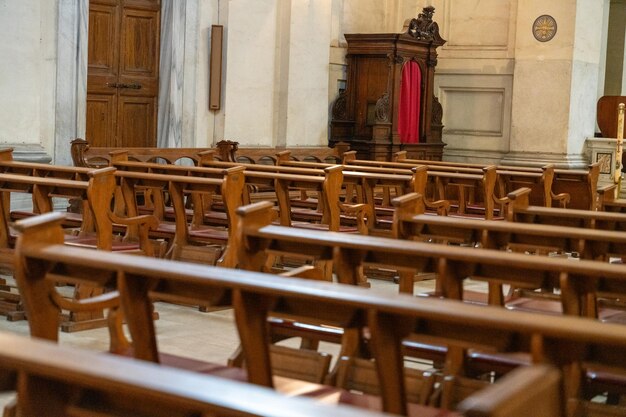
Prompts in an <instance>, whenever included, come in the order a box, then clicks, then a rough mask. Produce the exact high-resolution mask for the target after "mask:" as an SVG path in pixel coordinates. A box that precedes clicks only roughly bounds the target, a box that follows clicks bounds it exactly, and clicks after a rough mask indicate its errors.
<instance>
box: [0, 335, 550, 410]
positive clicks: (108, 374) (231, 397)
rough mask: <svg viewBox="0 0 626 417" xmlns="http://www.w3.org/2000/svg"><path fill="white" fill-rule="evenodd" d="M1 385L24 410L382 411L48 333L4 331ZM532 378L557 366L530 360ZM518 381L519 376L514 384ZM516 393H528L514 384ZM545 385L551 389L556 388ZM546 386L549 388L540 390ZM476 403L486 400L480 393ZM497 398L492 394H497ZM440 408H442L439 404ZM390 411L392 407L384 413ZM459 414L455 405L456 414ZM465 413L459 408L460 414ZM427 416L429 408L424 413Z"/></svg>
mask: <svg viewBox="0 0 626 417" xmlns="http://www.w3.org/2000/svg"><path fill="white" fill-rule="evenodd" d="M0 362H1V363H2V365H0V379H1V380H2V386H1V387H2V389H3V390H13V389H15V390H16V391H17V402H16V403H15V404H13V405H12V410H11V411H8V410H6V409H5V414H4V415H5V416H7V415H10V413H11V412H13V413H15V412H16V413H18V414H19V415H20V416H23V417H41V416H47V417H66V416H68V415H90V416H95V415H98V416H100V417H119V416H121V415H125V416H130V415H132V416H140V415H141V416H151V417H183V416H185V417H187V416H192V415H193V416H213V415H237V416H245V417H253V416H261V415H262V416H267V417H291V416H294V415H298V416H302V417H318V416H336V417H360V416H364V417H383V414H382V413H378V412H375V411H368V410H363V409H356V408H353V407H347V406H342V405H334V406H332V405H326V404H323V403H321V404H320V403H319V402H317V403H316V402H314V401H312V400H309V399H305V398H287V397H286V396H284V395H281V394H280V393H276V392H272V391H271V390H268V389H266V388H262V387H256V386H253V385H250V384H245V383H241V382H238V381H229V380H225V379H224V378H218V377H212V376H208V375H197V374H195V373H192V372H186V371H182V370H179V369H172V368H165V367H159V366H154V365H153V364H150V363H146V362H142V361H136V360H132V359H129V358H123V357H115V356H111V355H105V354H97V353H94V352H89V351H85V350H81V349H76V348H70V347H66V346H58V345H56V344H52V343H49V342H46V341H41V340H29V339H27V338H25V337H21V336H17V335H13V334H9V333H2V334H0ZM529 371H530V372H532V374H530V372H528V375H527V378H524V379H523V381H525V382H527V383H533V381H534V382H537V383H538V382H540V378H541V379H543V378H545V376H546V373H547V374H548V375H551V374H552V372H553V371H551V370H546V369H544V368H529ZM511 385H513V384H511ZM511 388H512V389H513V392H511V395H512V398H517V397H518V396H519V395H522V396H523V395H524V392H518V389H519V387H517V386H511ZM550 389H551V388H550V387H546V390H545V391H544V392H545V393H546V394H547V393H550ZM542 391H543V390H542ZM474 401H475V402H474V404H473V405H471V406H472V407H474V408H476V409H480V408H482V405H481V406H479V405H478V404H479V402H480V403H481V404H482V401H483V399H482V398H476V399H475V400H474ZM491 401H493V400H491ZM434 411H437V410H434ZM385 415H388V414H385ZM454 415H455V414H453V413H449V416H450V417H453V416H454ZM457 415H458V416H460V414H457ZM426 416H428V414H426Z"/></svg>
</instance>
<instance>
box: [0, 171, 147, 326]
mask: <svg viewBox="0 0 626 417" xmlns="http://www.w3.org/2000/svg"><path fill="white" fill-rule="evenodd" d="M40 165H41V166H36V165H34V164H20V163H15V165H11V164H9V163H4V166H5V168H7V169H8V168H9V167H12V168H13V169H14V170H16V171H17V172H19V170H20V169H26V170H27V172H25V173H28V174H29V175H17V174H5V173H2V174H0V192H1V193H2V194H3V196H4V198H3V200H4V201H10V198H9V195H13V198H15V196H16V195H17V194H25V195H30V196H32V200H33V201H34V204H33V208H34V210H32V211H28V212H24V211H23V212H21V215H24V216H33V215H34V214H33V211H34V212H36V213H48V212H52V211H53V198H60V199H66V200H67V199H76V200H78V201H80V202H81V206H82V207H83V214H82V216H80V218H79V219H77V218H76V217H75V216H73V218H74V220H73V222H72V223H73V224H72V225H76V224H77V225H78V228H77V229H74V230H68V231H67V233H66V234H65V236H64V242H65V244H67V245H72V246H80V247H84V248H90V249H100V250H108V251H119V252H125V253H134V254H137V253H146V254H149V255H151V254H152V246H151V243H150V242H149V241H148V239H147V235H148V232H147V230H148V229H149V228H152V227H156V223H157V221H156V219H155V218H153V217H152V216H136V217H132V218H117V217H116V216H115V215H114V214H113V213H111V211H110V204H111V198H112V196H113V191H114V189H115V177H114V174H115V169H113V168H103V169H99V170H90V171H89V172H86V173H85V172H71V170H72V168H70V167H62V168H61V169H59V170H58V171H57V170H55V167H53V166H49V165H46V164H40ZM34 166H35V167H34ZM40 175H41V176H40ZM66 177H69V178H66ZM113 221H115V222H116V223H118V224H120V225H124V226H134V227H136V228H137V230H138V233H137V235H136V236H135V239H122V238H121V237H120V236H115V235H114V234H113V227H112V225H113ZM0 225H1V226H0V242H1V245H2V248H3V252H4V253H5V254H7V255H8V256H9V257H10V256H11V254H12V252H13V250H12V248H13V245H14V240H15V232H14V230H13V229H12V227H11V213H10V212H9V211H8V207H5V210H2V212H1V213H0ZM9 260H10V258H9ZM13 262H14V256H13ZM102 291H103V289H102V288H101V287H89V286H77V287H76V288H75V291H74V296H73V297H74V298H75V299H81V298H85V297H88V296H93V295H96V294H101V293H102ZM6 297H7V299H8V300H9V301H10V303H9V305H8V306H7V304H5V305H4V307H5V309H6V310H5V312H6V314H7V316H8V317H9V318H10V319H11V320H20V319H24V311H23V309H22V307H21V304H20V297H19V296H16V294H14V293H7V294H6ZM105 324H106V321H105V319H104V317H103V313H102V310H100V311H98V310H97V309H93V310H90V311H80V312H76V313H70V314H69V317H64V318H63V320H62V329H63V330H64V331H68V332H72V331H79V330H85V329H91V328H95V327H102V326H104V325H105Z"/></svg>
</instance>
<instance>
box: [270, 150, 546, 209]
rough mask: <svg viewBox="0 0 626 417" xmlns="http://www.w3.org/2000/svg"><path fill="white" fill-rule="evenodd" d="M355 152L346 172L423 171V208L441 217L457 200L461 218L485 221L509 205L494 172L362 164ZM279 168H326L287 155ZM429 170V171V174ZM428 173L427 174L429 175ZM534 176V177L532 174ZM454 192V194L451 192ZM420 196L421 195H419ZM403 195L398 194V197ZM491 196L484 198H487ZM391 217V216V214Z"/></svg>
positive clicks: (387, 195)
mask: <svg viewBox="0 0 626 417" xmlns="http://www.w3.org/2000/svg"><path fill="white" fill-rule="evenodd" d="M355 155H356V152H354V151H349V152H346V153H344V160H343V163H344V166H345V170H346V172H347V171H355V172H363V173H370V174H396V175H407V174H409V173H410V172H413V171H415V170H418V171H424V173H423V174H421V175H425V178H424V179H423V180H422V181H424V192H420V193H421V194H422V195H426V196H427V198H426V199H425V200H424V204H425V205H426V207H427V208H428V209H429V210H431V211H436V212H437V213H439V214H448V212H449V207H450V201H451V200H454V204H455V207H456V212H457V213H458V214H459V215H470V211H472V210H473V211H477V212H478V213H480V214H481V215H482V216H483V217H485V218H493V216H494V213H495V204H500V205H503V204H505V203H506V202H505V201H504V200H502V201H501V200H499V199H497V198H496V197H495V195H494V189H495V186H496V181H497V175H496V172H495V170H494V169H492V168H490V167H486V168H484V169H480V170H476V169H466V168H459V169H456V168H454V169H448V168H439V167H435V168H434V169H433V167H431V166H429V165H426V164H424V165H417V166H414V165H407V164H397V163H389V162H379V161H360V160H356V159H354V158H355ZM277 157H278V162H277V163H278V164H279V165H283V166H293V167H310V168H315V167H318V168H320V167H323V166H324V164H320V163H311V162H300V161H293V160H291V158H290V155H289V153H288V152H282V153H280V154H278V155H277ZM426 168H427V170H426ZM426 172H427V173H426ZM533 175H534V174H533ZM451 191H452V192H451ZM418 192H419V191H418ZM400 194H402V193H401V192H396V196H397V195H400ZM390 195H391V194H390V193H389V192H388V191H385V193H384V194H383V206H386V207H390V200H391V197H390ZM485 195H486V196H491V197H487V198H485V197H484V196H485ZM477 199H479V200H481V201H482V206H481V207H478V206H477V205H476V202H477ZM388 214H389V213H388Z"/></svg>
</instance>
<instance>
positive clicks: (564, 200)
mask: <svg viewBox="0 0 626 417" xmlns="http://www.w3.org/2000/svg"><path fill="white" fill-rule="evenodd" d="M552 199H553V200H555V201H558V202H559V206H561V207H563V208H566V207H567V205H568V204H569V202H570V200H571V196H570V194H569V193H560V194H552Z"/></svg>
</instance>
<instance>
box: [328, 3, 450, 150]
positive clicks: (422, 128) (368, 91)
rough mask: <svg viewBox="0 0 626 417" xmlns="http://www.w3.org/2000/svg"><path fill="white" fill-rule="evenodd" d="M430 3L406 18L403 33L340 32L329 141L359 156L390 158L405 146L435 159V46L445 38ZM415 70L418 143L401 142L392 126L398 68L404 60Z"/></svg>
mask: <svg viewBox="0 0 626 417" xmlns="http://www.w3.org/2000/svg"><path fill="white" fill-rule="evenodd" d="M434 11H435V9H434V7H431V6H429V7H425V8H424V9H423V10H422V12H421V13H420V14H419V16H418V17H417V18H416V19H412V20H410V21H407V24H405V27H404V29H403V30H404V31H405V32H404V33H401V34H397V33H386V34H346V35H345V36H346V41H347V42H348V55H347V61H348V69H347V78H348V79H347V82H346V89H345V90H343V91H341V92H340V93H339V96H338V97H337V99H336V100H335V102H334V104H333V106H332V111H331V114H332V118H331V122H330V139H329V143H330V146H333V145H334V144H335V143H338V142H346V143H348V144H349V146H350V149H352V150H356V151H357V152H358V154H359V157H360V158H362V159H375V160H382V161H389V160H391V156H392V155H393V154H394V153H395V152H397V151H399V150H401V149H405V150H407V152H409V154H410V155H411V156H413V157H415V158H422V159H435V160H441V157H442V153H443V147H444V146H445V144H444V143H443V142H442V141H441V136H442V129H443V126H442V124H441V121H442V115H443V111H442V108H441V104H439V101H438V100H437V98H436V97H435V96H434V74H435V66H436V65H437V48H438V47H439V46H442V45H443V44H444V43H445V42H446V41H445V40H443V39H442V38H441V36H440V35H439V27H438V25H437V23H435V22H434V21H433V20H432V17H433V13H434ZM411 62H416V63H417V64H418V65H419V68H420V70H421V79H422V82H421V91H422V93H421V99H420V106H419V108H420V111H419V115H418V117H419V143H416V144H402V143H400V135H399V132H398V127H399V126H398V125H399V122H398V120H399V113H400V104H399V103H400V95H401V88H402V83H401V80H402V74H403V72H402V71H403V68H404V67H405V64H407V63H411Z"/></svg>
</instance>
